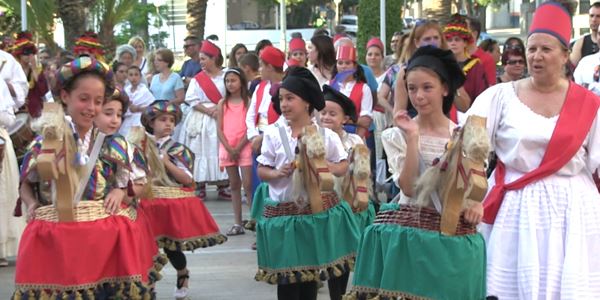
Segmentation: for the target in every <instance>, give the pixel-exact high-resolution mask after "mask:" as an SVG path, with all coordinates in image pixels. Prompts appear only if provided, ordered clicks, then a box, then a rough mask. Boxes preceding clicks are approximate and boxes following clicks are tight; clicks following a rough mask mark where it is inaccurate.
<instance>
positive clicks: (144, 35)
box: [137, 0, 150, 41]
mask: <svg viewBox="0 0 600 300" xmlns="http://www.w3.org/2000/svg"><path fill="white" fill-rule="evenodd" d="M140 3H141V4H142V5H144V8H145V6H146V5H148V0H141V1H140ZM149 22H150V21H149V20H148V14H146V22H144V24H143V25H142V26H141V27H140V28H139V29H138V31H137V35H138V36H140V37H141V38H142V39H143V40H144V41H149V40H150V38H149V37H150V34H149V33H148V23H149Z"/></svg>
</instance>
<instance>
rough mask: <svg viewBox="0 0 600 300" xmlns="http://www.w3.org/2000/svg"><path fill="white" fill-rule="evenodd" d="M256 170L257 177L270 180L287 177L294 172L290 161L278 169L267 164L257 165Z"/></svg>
mask: <svg viewBox="0 0 600 300" xmlns="http://www.w3.org/2000/svg"><path fill="white" fill-rule="evenodd" d="M257 172H258V177H259V178H260V179H261V180H262V181H271V180H274V179H279V178H285V177H289V176H290V175H292V173H293V172H294V166H293V164H292V163H290V164H287V165H284V166H283V167H281V168H280V169H275V168H272V167H269V166H264V165H259V166H258V169H257Z"/></svg>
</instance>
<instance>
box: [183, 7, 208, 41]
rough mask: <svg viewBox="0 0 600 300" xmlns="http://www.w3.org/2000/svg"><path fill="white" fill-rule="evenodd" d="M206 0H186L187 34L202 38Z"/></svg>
mask: <svg viewBox="0 0 600 300" xmlns="http://www.w3.org/2000/svg"><path fill="white" fill-rule="evenodd" d="M207 3H208V0H187V24H186V25H185V27H186V29H187V31H188V34H189V35H194V36H196V37H198V38H199V39H204V22H205V21H206V6H207Z"/></svg>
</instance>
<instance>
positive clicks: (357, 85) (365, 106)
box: [330, 46, 373, 137]
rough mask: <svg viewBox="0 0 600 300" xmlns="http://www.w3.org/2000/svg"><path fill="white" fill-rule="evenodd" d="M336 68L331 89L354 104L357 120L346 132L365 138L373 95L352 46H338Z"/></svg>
mask: <svg viewBox="0 0 600 300" xmlns="http://www.w3.org/2000/svg"><path fill="white" fill-rule="evenodd" d="M336 60H337V62H336V67H335V69H334V72H333V77H334V78H333V79H332V80H331V82H330V85H331V87H333V88H334V89H335V90H337V91H340V92H342V94H344V95H346V96H348V98H350V99H351V100H352V102H354V106H355V107H356V111H357V112H358V119H357V120H356V122H354V123H350V124H352V125H351V126H349V128H348V131H349V132H351V133H356V134H358V135H359V136H361V137H366V136H367V134H368V132H369V127H370V126H371V121H372V119H373V93H372V91H371V88H369V85H368V84H367V79H366V77H365V74H364V72H363V70H362V67H361V66H360V65H358V63H357V60H356V48H354V47H352V46H340V47H338V49H337V54H336Z"/></svg>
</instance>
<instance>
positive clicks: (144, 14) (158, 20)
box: [115, 3, 169, 49]
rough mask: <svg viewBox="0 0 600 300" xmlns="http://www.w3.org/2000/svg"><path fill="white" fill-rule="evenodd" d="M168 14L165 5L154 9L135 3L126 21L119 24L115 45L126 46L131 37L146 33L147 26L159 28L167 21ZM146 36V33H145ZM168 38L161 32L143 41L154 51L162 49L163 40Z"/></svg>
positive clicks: (149, 5) (152, 5) (147, 5)
mask: <svg viewBox="0 0 600 300" xmlns="http://www.w3.org/2000/svg"><path fill="white" fill-rule="evenodd" d="M168 14H169V7H168V6H167V5H163V6H159V7H156V6H154V4H142V3H137V4H136V5H135V7H134V9H133V11H132V12H131V14H130V15H129V16H128V18H127V20H126V21H125V22H123V23H121V30H120V32H119V33H118V34H116V35H115V40H116V42H117V45H122V44H126V43H127V42H128V41H129V39H130V38H131V37H133V36H136V35H140V32H142V31H147V29H148V27H149V26H153V27H156V28H161V27H162V26H163V25H164V24H165V20H167V19H168ZM146 34H148V33H147V32H146ZM142 35H143V34H142ZM168 37H169V34H168V33H167V32H165V31H164V30H162V31H160V33H158V34H153V35H150V36H149V37H148V38H149V39H145V41H146V43H147V47H148V48H149V49H152V48H154V49H156V48H160V47H164V45H165V43H164V40H165V39H167V38H168ZM148 41H149V43H148Z"/></svg>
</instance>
